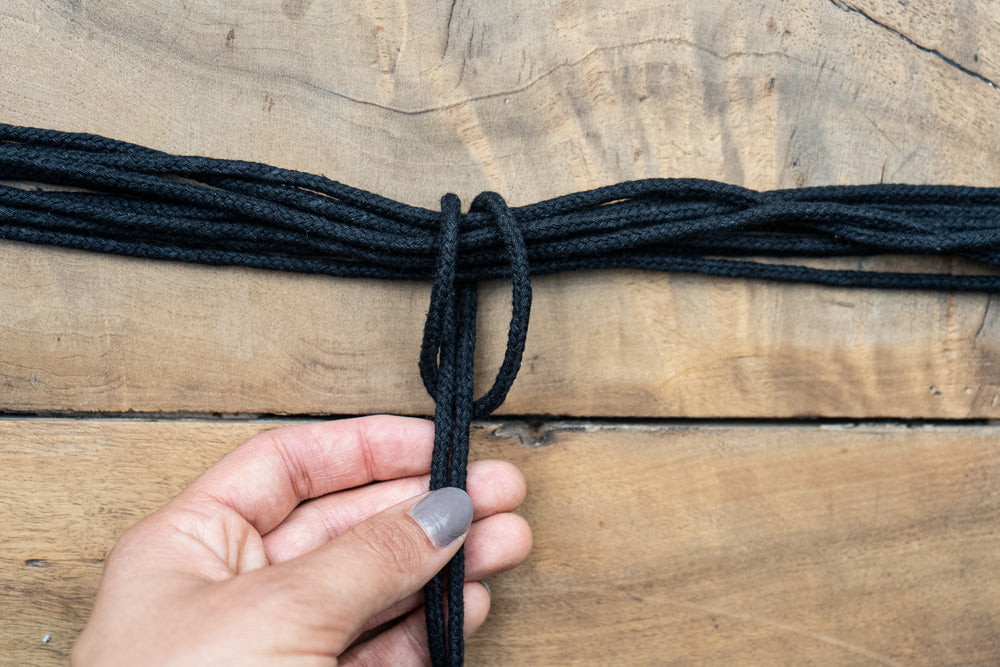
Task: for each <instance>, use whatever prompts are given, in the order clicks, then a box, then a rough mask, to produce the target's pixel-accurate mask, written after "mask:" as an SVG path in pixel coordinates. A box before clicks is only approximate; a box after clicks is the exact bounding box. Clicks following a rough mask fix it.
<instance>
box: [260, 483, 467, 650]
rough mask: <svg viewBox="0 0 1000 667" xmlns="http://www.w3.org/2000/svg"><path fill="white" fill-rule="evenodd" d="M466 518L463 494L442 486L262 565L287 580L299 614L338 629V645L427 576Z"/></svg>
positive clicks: (454, 545) (449, 552) (457, 541)
mask: <svg viewBox="0 0 1000 667" xmlns="http://www.w3.org/2000/svg"><path fill="white" fill-rule="evenodd" d="M471 523H472V500H471V499H470V498H469V495H468V494H467V493H466V492H465V491H462V490H461V489H457V488H453V487H446V488H443V489H438V490H437V491H432V492H431V493H428V494H425V495H424V496H422V497H417V498H411V499H410V500H407V501H404V502H402V503H400V504H399V505H396V506H395V507H391V508H389V509H387V510H385V511H383V512H380V513H378V514H376V515H374V516H372V517H369V518H368V519H366V520H365V521H362V522H361V523H359V524H357V525H355V526H354V527H353V528H351V529H350V530H348V531H346V532H344V533H342V534H341V535H339V536H337V537H336V538H335V539H333V540H331V541H330V542H327V543H326V544H324V545H323V546H322V547H320V548H318V549H316V550H314V551H311V552H309V553H308V554H305V555H303V556H301V557H299V558H296V559H293V560H291V561H288V562H286V563H283V564H281V565H278V566H275V567H273V568H268V570H270V571H271V572H272V573H273V574H275V575H279V576H280V578H281V580H283V581H285V582H295V583H294V584H293V589H294V592H293V595H294V596H295V599H296V602H297V603H298V604H300V605H304V606H305V607H306V609H303V611H305V612H307V613H308V614H309V615H310V617H311V618H312V619H313V622H314V623H317V624H320V625H322V626H324V627H328V628H334V629H336V630H338V631H340V632H342V633H344V636H343V640H344V641H345V642H346V641H348V640H349V639H350V638H352V637H353V636H354V635H355V633H356V632H357V631H358V630H360V628H361V626H362V625H363V624H364V623H365V622H366V621H367V620H368V619H369V618H371V617H372V616H374V615H375V614H377V613H378V612H380V611H382V610H384V609H386V608H387V607H389V606H391V605H393V604H395V603H396V602H399V601H400V600H402V599H403V598H405V597H407V596H409V595H411V594H413V593H415V592H417V591H418V590H420V588H422V587H423V585H424V584H426V583H427V582H428V581H430V579H431V577H433V576H434V574H435V573H437V572H438V571H439V570H441V569H442V568H443V567H444V566H445V565H446V564H447V563H448V561H449V560H450V559H451V557H452V556H454V555H455V553H456V552H457V551H458V549H459V547H461V545H462V543H463V542H464V541H465V537H466V535H467V534H468V531H469V526H470V524H471ZM340 632H338V635H339V634H340Z"/></svg>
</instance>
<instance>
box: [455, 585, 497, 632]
mask: <svg viewBox="0 0 1000 667" xmlns="http://www.w3.org/2000/svg"><path fill="white" fill-rule="evenodd" d="M462 593H463V595H464V596H465V624H464V625H463V628H464V631H463V634H465V636H466V637H468V636H469V635H471V634H472V633H473V632H475V631H476V630H478V629H479V628H480V627H481V626H482V624H483V623H485V622H486V617H487V616H488V615H489V613H490V607H491V606H492V604H493V596H492V595H491V594H490V590H489V588H488V587H487V585H486V583H485V582H482V581H473V582H469V583H467V584H465V587H464V589H463V591H462Z"/></svg>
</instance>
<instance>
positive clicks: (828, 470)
mask: <svg viewBox="0 0 1000 667" xmlns="http://www.w3.org/2000/svg"><path fill="white" fill-rule="evenodd" d="M269 425H272V424H265V423H261V422H258V421H253V422H244V423H225V422H214V423H213V422H198V421H165V422H148V421H99V420H95V421H87V422H79V421H73V420H62V421H41V420H14V421H5V422H2V423H0V471H2V472H0V475H2V479H3V483H2V484H0V506H2V507H3V508H4V510H3V513H4V521H3V523H2V524H0V564H2V565H0V568H2V569H0V606H2V608H3V609H4V613H3V614H2V615H0V656H2V658H0V663H2V664H11V665H14V664H17V665H22V664H30V665H39V666H44V665H50V664H51V665H55V664H61V662H62V661H63V660H64V659H65V657H66V655H67V652H68V650H69V649H70V647H71V645H72V642H73V640H74V637H75V636H76V634H77V633H78V632H79V630H80V628H81V627H82V625H83V623H84V621H85V618H86V615H87V613H88V610H89V607H90V604H91V597H92V595H93V592H94V590H95V588H96V586H97V584H98V581H99V577H100V569H101V560H102V559H103V557H104V555H105V554H106V553H107V551H108V550H109V549H110V547H111V546H112V544H113V543H114V542H115V540H116V538H117V536H118V535H119V534H120V533H121V532H122V531H124V530H125V529H126V528H127V527H128V526H129V525H130V524H131V523H132V522H134V521H136V520H137V519H139V518H140V517H142V516H144V515H145V514H147V513H148V512H149V511H151V510H152V509H154V508H156V507H157V506H159V505H160V504H162V503H163V502H165V501H166V500H167V499H168V498H169V497H170V496H171V495H172V494H173V493H174V492H176V491H177V490H179V489H180V488H181V487H182V486H183V485H184V484H185V483H187V482H188V481H189V480H191V479H193V478H194V477H195V476H196V475H197V474H198V473H199V472H201V471H202V470H203V469H204V468H205V467H206V466H207V465H209V464H210V463H211V462H212V461H214V460H215V459H217V458H218V457H220V456H221V455H222V454H223V453H224V452H226V451H228V450H229V449H230V448H232V447H234V446H235V445H237V444H238V443H239V442H241V441H242V440H243V439H244V438H246V437H248V436H249V435H251V434H253V433H255V432H257V431H259V430H261V429H262V428H265V427H267V426H269ZM522 443H523V444H522ZM473 444H474V447H473V449H474V457H476V458H485V457H490V458H494V457H496V458H503V459H507V460H510V461H513V462H514V463H516V464H517V465H519V466H520V467H521V469H522V470H523V471H524V472H525V475H526V477H527V480H528V486H529V495H528V500H527V501H526V503H525V505H524V506H523V508H522V513H523V514H524V515H525V516H526V517H527V518H528V520H529V521H530V522H531V524H532V526H533V528H534V534H535V548H534V551H533V552H532V554H531V556H530V557H529V559H528V561H527V562H526V563H525V564H524V565H523V566H521V567H520V568H518V569H517V570H514V571H512V572H509V573H506V574H503V575H500V576H498V577H495V578H494V580H493V581H492V582H491V585H492V587H493V591H494V607H493V611H492V612H491V616H490V619H489V620H488V621H487V624H486V625H485V626H484V627H483V628H482V630H481V631H480V632H479V634H478V635H477V636H476V637H475V638H474V639H473V640H472V642H471V644H470V647H469V664H473V665H491V664H496V665H500V664H526V665H527V664H532V665H549V664H570V663H577V664H609V663H613V664H665V663H677V664H691V663H704V662H709V663H717V664H741V665H746V664H767V665H772V664H799V665H802V664H822V665H827V664H858V665H877V664H886V665H892V664H907V665H912V664H984V665H985V664H996V663H997V661H1000V607H998V605H997V600H1000V580H998V578H997V576H996V572H997V571H998V568H1000V428H997V427H923V428H906V427H896V426H889V425H878V426H865V425H861V426H856V427H853V428H851V427H846V426H827V427H821V426H768V427H741V426H711V425H706V426H697V427H687V426H656V425H653V424H641V423H637V424H632V425H629V426H602V425H599V424H596V423H594V422H586V421H578V422H554V423H546V424H542V425H535V426H534V427H533V428H525V427H524V425H520V424H519V423H517V422H508V423H489V424H483V425H482V428H478V429H476V430H475V431H474V443H473ZM46 634H48V635H50V637H51V641H50V642H49V643H45V644H43V643H42V637H43V636H44V635H46Z"/></svg>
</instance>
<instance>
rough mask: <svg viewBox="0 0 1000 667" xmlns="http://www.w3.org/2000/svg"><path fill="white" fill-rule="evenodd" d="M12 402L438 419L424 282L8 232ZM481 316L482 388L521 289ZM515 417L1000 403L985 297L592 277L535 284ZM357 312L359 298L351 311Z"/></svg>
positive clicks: (995, 331) (998, 340)
mask: <svg viewBox="0 0 1000 667" xmlns="http://www.w3.org/2000/svg"><path fill="white" fill-rule="evenodd" d="M0 275H3V276H5V279H4V281H3V284H2V285H0V312H2V313H3V316H2V318H0V351H2V354H0V390H2V391H0V407H2V408H4V409H7V410H19V411H39V410H42V411H47V410H59V411H64V410H77V411H128V410H135V411H142V412H146V411H149V412H153V411H195V412H242V413H247V412H249V413H298V414H302V413H306V414H363V413H371V412H395V413H410V414H430V413H432V412H433V406H432V404H431V402H430V399H429V398H428V396H427V393H426V391H425V390H424V388H423V386H422V384H421V383H420V377H419V374H418V372H417V364H416V360H417V353H418V350H419V346H420V335H421V330H422V327H423V317H424V314H425V313H426V309H427V299H428V296H429V288H428V287H427V286H426V285H420V284H414V283H392V284H388V283H380V282H375V281H363V280H336V279H330V278H325V277H309V276H295V275H288V274H276V273H268V272H263V271H251V270H237V269H217V268H208V267H196V266H186V265H177V264H169V263H157V262H149V261H144V260H122V259H120V258H114V257H107V256H93V255H88V254H84V253H80V252H65V251H53V250H51V249H47V248H37V247H33V246H27V245H16V246H15V245H9V246H7V247H5V248H4V249H3V252H2V253H0ZM505 290H506V288H505V287H504V286H503V285H500V284H492V285H491V286H490V288H489V289H488V290H486V292H487V294H486V295H485V298H484V302H485V304H487V305H486V306H485V308H484V313H483V314H482V316H481V327H480V329H481V339H480V340H481V343H480V348H481V349H480V352H481V354H480V355H479V360H478V368H479V376H478V377H479V385H480V387H485V386H487V382H488V381H490V380H491V379H492V375H493V374H495V373H496V369H497V368H498V367H499V365H500V357H501V354H502V345H503V343H504V340H505V337H506V326H507V321H506V318H507V317H509V315H508V314H506V312H505V309H506V308H509V305H508V304H509V297H507V296H506V295H505ZM535 292H536V297H535V305H534V309H533V315H532V322H531V327H530V330H529V334H528V345H527V352H526V356H525V361H524V366H523V369H522V371H521V373H520V376H519V378H518V380H517V382H516V383H515V385H514V389H513V391H512V392H511V394H510V396H509V397H508V400H507V402H506V403H505V405H504V406H503V408H502V409H501V413H506V414H515V415H516V414H522V415H523V414H538V413H548V414H557V415H579V416H686V417H759V416H763V417H788V416H810V415H821V416H845V415H846V416H851V417H871V416H878V417H914V418H968V417H980V418H982V417H997V416H1000V405H998V398H997V397H998V395H1000V315H998V313H997V310H996V309H995V308H991V307H990V304H991V301H990V298H991V297H988V296H986V295H946V294H931V293H924V294H916V293H897V292H884V291H883V292H879V291H875V290H846V289H839V290H835V289H824V288H817V287H810V286H801V285H797V286H782V287H775V286H773V285H767V284H763V283H754V282H746V281H727V280H718V281H712V280H704V279H701V278H696V277H690V276H673V277H662V276H655V277H653V276H649V275H646V274H643V273H641V272H613V273H608V272H605V273H588V274H584V275H573V276H556V277H548V278H542V279H539V280H537V281H536V289H535ZM359 306H360V307H359Z"/></svg>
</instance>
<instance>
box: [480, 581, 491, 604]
mask: <svg viewBox="0 0 1000 667" xmlns="http://www.w3.org/2000/svg"><path fill="white" fill-rule="evenodd" d="M479 583H481V584H482V585H483V588H485V589H486V594H487V595H489V596H490V599H491V600H492V599H493V591H491V590H490V585H489V584H488V583H486V582H485V581H480V582H479Z"/></svg>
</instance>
